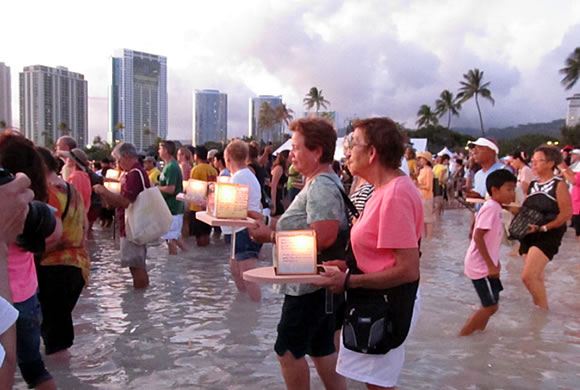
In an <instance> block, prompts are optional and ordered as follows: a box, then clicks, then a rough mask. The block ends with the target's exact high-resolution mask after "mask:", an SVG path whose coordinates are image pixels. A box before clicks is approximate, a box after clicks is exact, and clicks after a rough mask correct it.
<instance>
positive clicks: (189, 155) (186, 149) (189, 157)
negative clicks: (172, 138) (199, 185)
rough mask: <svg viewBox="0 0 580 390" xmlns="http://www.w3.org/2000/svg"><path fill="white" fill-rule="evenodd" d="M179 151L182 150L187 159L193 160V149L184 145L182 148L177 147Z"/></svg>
mask: <svg viewBox="0 0 580 390" xmlns="http://www.w3.org/2000/svg"><path fill="white" fill-rule="evenodd" d="M177 151H178V152H181V154H183V156H184V157H185V159H186V160H187V161H191V159H192V158H193V156H192V155H191V150H189V148H188V147H187V146H182V147H181V148H179V149H177Z"/></svg>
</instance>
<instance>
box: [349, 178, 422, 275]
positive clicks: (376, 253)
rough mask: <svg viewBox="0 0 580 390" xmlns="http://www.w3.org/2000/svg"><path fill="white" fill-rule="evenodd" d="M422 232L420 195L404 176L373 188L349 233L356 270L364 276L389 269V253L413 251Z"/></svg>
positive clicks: (391, 262) (390, 262) (392, 260)
mask: <svg viewBox="0 0 580 390" xmlns="http://www.w3.org/2000/svg"><path fill="white" fill-rule="evenodd" d="M422 229H423V205H422V201H421V195H420V194H419V191H417V188H416V187H415V185H414V184H413V182H412V181H411V179H410V178H409V177H408V176H399V177H396V178H394V179H393V180H391V181H390V182H389V183H387V184H386V185H384V186H382V187H379V188H375V191H374V193H373V195H372V196H371V198H370V199H369V200H368V202H367V204H366V206H365V210H364V212H363V214H362V216H361V217H360V219H359V220H358V221H357V222H356V223H355V225H354V226H353V227H352V231H351V242H352V249H353V251H354V255H355V258H356V264H357V266H358V268H359V269H360V270H361V271H363V272H364V273H371V272H379V271H383V270H385V269H389V268H392V267H393V266H394V265H395V256H394V254H393V249H408V248H417V247H418V246H419V239H420V238H421V233H422Z"/></svg>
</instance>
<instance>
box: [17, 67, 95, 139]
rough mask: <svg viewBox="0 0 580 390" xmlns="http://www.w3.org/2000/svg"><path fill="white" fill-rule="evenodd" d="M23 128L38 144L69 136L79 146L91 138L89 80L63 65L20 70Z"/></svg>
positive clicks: (21, 120) (21, 123)
mask: <svg viewBox="0 0 580 390" xmlns="http://www.w3.org/2000/svg"><path fill="white" fill-rule="evenodd" d="M20 127H21V130H22V132H23V133H24V134H25V135H26V137H27V138H29V139H31V140H33V141H34V142H35V143H36V144H37V145H41V146H48V145H50V144H51V143H53V142H55V141H56V140H57V139H58V137H60V136H63V135H69V136H71V137H73V138H74V139H75V140H76V141H77V144H78V145H79V147H81V146H84V145H86V144H87V143H88V142H89V140H88V137H89V130H88V96H87V81H86V80H85V76H83V75H82V74H80V73H74V72H70V71H69V70H68V69H67V68H65V67H63V66H59V67H57V68H49V67H48V66H42V65H32V66H26V67H24V71H23V72H21V73H20Z"/></svg>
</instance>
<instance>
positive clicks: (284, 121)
mask: <svg viewBox="0 0 580 390" xmlns="http://www.w3.org/2000/svg"><path fill="white" fill-rule="evenodd" d="M274 112H275V116H276V122H277V123H280V124H281V125H282V126H281V127H280V132H281V133H283V132H284V131H283V127H284V125H286V126H288V125H289V124H290V122H292V119H294V110H292V109H291V108H288V107H286V103H282V104H280V105H279V106H278V107H276V108H275V109H274ZM280 138H282V137H280Z"/></svg>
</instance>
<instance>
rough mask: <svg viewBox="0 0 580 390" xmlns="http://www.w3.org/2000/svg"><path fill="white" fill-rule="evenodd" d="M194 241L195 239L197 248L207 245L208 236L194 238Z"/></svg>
mask: <svg viewBox="0 0 580 390" xmlns="http://www.w3.org/2000/svg"><path fill="white" fill-rule="evenodd" d="M196 239H197V246H199V247H202V246H208V245H209V234H208V235H203V236H199V237H196Z"/></svg>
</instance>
